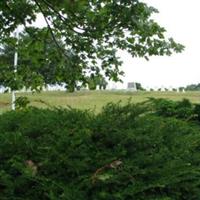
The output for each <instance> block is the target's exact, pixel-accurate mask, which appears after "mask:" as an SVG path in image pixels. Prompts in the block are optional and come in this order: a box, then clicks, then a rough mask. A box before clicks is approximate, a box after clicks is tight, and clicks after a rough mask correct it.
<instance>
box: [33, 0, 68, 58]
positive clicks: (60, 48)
mask: <svg viewBox="0 0 200 200" xmlns="http://www.w3.org/2000/svg"><path fill="white" fill-rule="evenodd" d="M34 2H35V3H36V5H37V6H38V8H39V9H40V11H41V13H42V15H43V17H44V20H45V22H46V24H47V27H48V29H49V31H50V34H51V37H52V39H53V41H54V43H55V44H56V46H57V47H58V49H59V50H60V53H61V54H63V55H64V56H66V57H68V56H67V55H66V54H65V52H63V49H62V47H61V46H60V45H59V44H58V41H57V39H56V37H55V35H54V33H53V30H52V28H51V25H50V24H49V21H48V20H47V16H46V14H45V12H44V10H43V8H42V7H41V5H40V4H39V2H38V1H37V0H34Z"/></svg>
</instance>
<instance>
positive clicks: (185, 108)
mask: <svg viewBox="0 0 200 200" xmlns="http://www.w3.org/2000/svg"><path fill="white" fill-rule="evenodd" d="M149 102H150V103H151V104H152V106H153V110H154V111H155V112H156V113H157V114H158V115H160V116H164V117H176V118H181V119H191V118H193V117H194V116H193V115H194V114H195V112H194V106H193V105H192V103H191V102H190V101H189V100H188V99H183V100H182V101H172V100H168V99H155V98H150V99H149Z"/></svg>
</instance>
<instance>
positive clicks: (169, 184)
mask: <svg viewBox="0 0 200 200" xmlns="http://www.w3.org/2000/svg"><path fill="white" fill-rule="evenodd" d="M160 101H161V100H158V102H159V103H160V104H163V103H164V100H162V102H160ZM158 102H157V103H156V104H154V103H152V101H151V102H148V103H142V104H127V105H125V106H122V105H120V104H108V105H107V106H106V107H105V108H104V109H103V111H102V112H101V113H100V114H98V115H93V114H92V113H91V112H89V111H80V110H74V109H53V110H49V109H37V108H27V109H23V110H20V111H16V112H13V111H12V112H7V113H5V114H3V115H1V116H0V199H5V200H22V199H23V200H36V199H38V200H130V199H136V200H174V199H177V200H179V199H180V200H184V199H185V200H186V199H187V200H198V199H200V127H199V124H198V123H197V122H196V121H188V120H182V119H179V117H180V116H178V117H177V114H175V115H170V116H169V115H168V114H167V116H165V114H166V113H165V112H164V113H161V112H160V106H158V105H159V104H158ZM165 104H167V103H166V102H165ZM153 105H154V106H153ZM155 105H157V106H158V107H159V108H156V107H155ZM167 107H168V106H167ZM168 109H169V108H168ZM191 109H193V108H191ZM193 110H194V109H193ZM181 117H182V116H181Z"/></svg>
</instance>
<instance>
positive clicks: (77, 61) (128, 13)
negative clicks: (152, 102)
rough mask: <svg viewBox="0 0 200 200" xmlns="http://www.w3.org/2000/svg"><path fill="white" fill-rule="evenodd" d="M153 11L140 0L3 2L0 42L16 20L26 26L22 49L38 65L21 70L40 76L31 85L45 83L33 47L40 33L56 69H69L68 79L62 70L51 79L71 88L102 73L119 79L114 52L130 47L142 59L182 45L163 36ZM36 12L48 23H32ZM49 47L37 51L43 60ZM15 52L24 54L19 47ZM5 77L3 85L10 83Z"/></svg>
mask: <svg viewBox="0 0 200 200" xmlns="http://www.w3.org/2000/svg"><path fill="white" fill-rule="evenodd" d="M157 12H158V11H157V10H156V9H155V8H153V7H149V6H147V5H146V4H145V3H142V2H141V1H139V0H126V1H124V0H115V1H113V0H87V1H86V0H65V1H64V0H48V1H47V0H20V1H19V0H16V1H11V0H8V1H1V2H0V22H1V23H0V35H1V36H0V42H1V44H3V45H5V43H6V42H7V41H8V38H10V37H11V36H12V33H13V31H14V30H15V29H16V28H17V27H18V26H19V25H22V26H23V27H24V33H23V34H24V35H28V36H29V37H30V40H29V42H28V44H26V43H25V42H24V43H23V45H24V47H23V48H25V49H26V54H30V56H29V60H30V62H31V63H32V60H34V62H35V66H36V65H37V67H31V69H30V65H28V64H27V65H23V69H24V72H26V70H27V69H28V70H30V73H29V74H37V75H38V76H37V77H39V79H40V80H39V81H36V83H35V84H34V87H32V89H36V88H38V86H41V85H43V84H44V83H46V81H45V76H44V75H43V74H41V73H40V71H38V69H39V68H43V67H47V66H48V62H47V63H42V64H41V60H40V59H38V58H37V54H36V52H34V54H33V52H32V48H33V47H34V46H35V45H36V44H37V45H36V46H40V47H41V46H45V45H46V44H45V43H46V42H47V40H45V39H44V38H43V37H44V32H46V34H47V35H48V43H49V44H50V43H52V44H51V45H53V46H55V47H56V49H57V52H58V53H57V54H59V64H58V63H57V64H55V65H56V68H57V69H58V70H57V71H58V72H59V71H60V69H63V68H65V69H66V68H67V70H66V71H67V73H69V74H70V76H68V77H67V78H66V74H65V73H64V74H63V73H58V74H57V76H55V82H57V83H61V82H65V83H67V86H68V87H71V86H73V87H75V86H76V83H77V81H79V82H82V83H86V82H87V76H98V75H100V74H102V75H104V76H107V77H108V78H110V79H112V80H115V81H117V80H119V78H120V75H122V74H123V73H122V71H121V69H120V66H121V64H122V62H121V60H120V58H119V57H118V56H117V52H118V50H119V49H121V50H126V51H128V52H129V53H130V54H131V55H132V56H133V57H145V58H146V59H148V58H149V56H153V55H161V56H162V55H171V54H172V53H173V52H181V51H182V50H183V46H182V45H181V44H178V43H176V42H175V41H174V40H173V39H171V38H170V39H167V38H166V37H165V29H164V28H163V27H161V26H159V24H157V23H156V22H155V21H154V20H153V19H152V18H151V15H152V14H153V13H157ZM39 14H40V15H39ZM39 16H42V17H43V18H44V21H45V23H46V28H42V29H39V28H30V25H31V26H32V24H33V22H35V21H36V19H37V18H38V17H39ZM41 32H43V37H42V38H41V37H40V35H41ZM49 39H50V41H49ZM6 45H8V44H7V43H6ZM9 45H10V44H9ZM1 46H2V45H1ZM14 46H15V45H14ZM19 48H21V46H20V47H19ZM38 48H39V47H38ZM4 50H5V48H3V50H2V52H1V56H2V55H3V54H4V53H5V52H4ZM48 51H49V49H48V48H47V49H45V48H44V49H43V50H39V52H38V53H39V54H40V55H41V54H43V55H46V60H48V61H49V60H50V61H51V62H53V61H52V60H54V54H53V55H52V54H51V53H48ZM19 54H21V55H20V56H21V57H23V56H24V54H23V53H22V52H20V51H19ZM31 54H32V55H33V56H31ZM47 54H48V56H47ZM6 64H7V65H8V63H6ZM6 64H5V63H3V64H2V63H1V65H0V67H2V66H4V67H5V66H7V65H6ZM29 64H30V63H29ZM40 70H41V69H40ZM61 71H62V70H61ZM20 76H21V79H24V77H23V76H26V75H25V73H24V75H22V74H21V75H20ZM3 79H4V80H6V79H8V78H7V77H6V76H2V75H1V76H0V82H1V83H3V82H2V80H3ZM15 79H17V78H15ZM9 80H10V79H9ZM8 82H9V81H7V83H6V84H5V83H3V84H4V85H6V86H11V87H12V85H9V84H8ZM24 84H25V83H24ZM18 87H19V86H18Z"/></svg>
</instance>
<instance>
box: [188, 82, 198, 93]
mask: <svg viewBox="0 0 200 200" xmlns="http://www.w3.org/2000/svg"><path fill="white" fill-rule="evenodd" d="M185 90H187V91H200V83H198V84H191V85H187V86H186V87H185Z"/></svg>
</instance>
